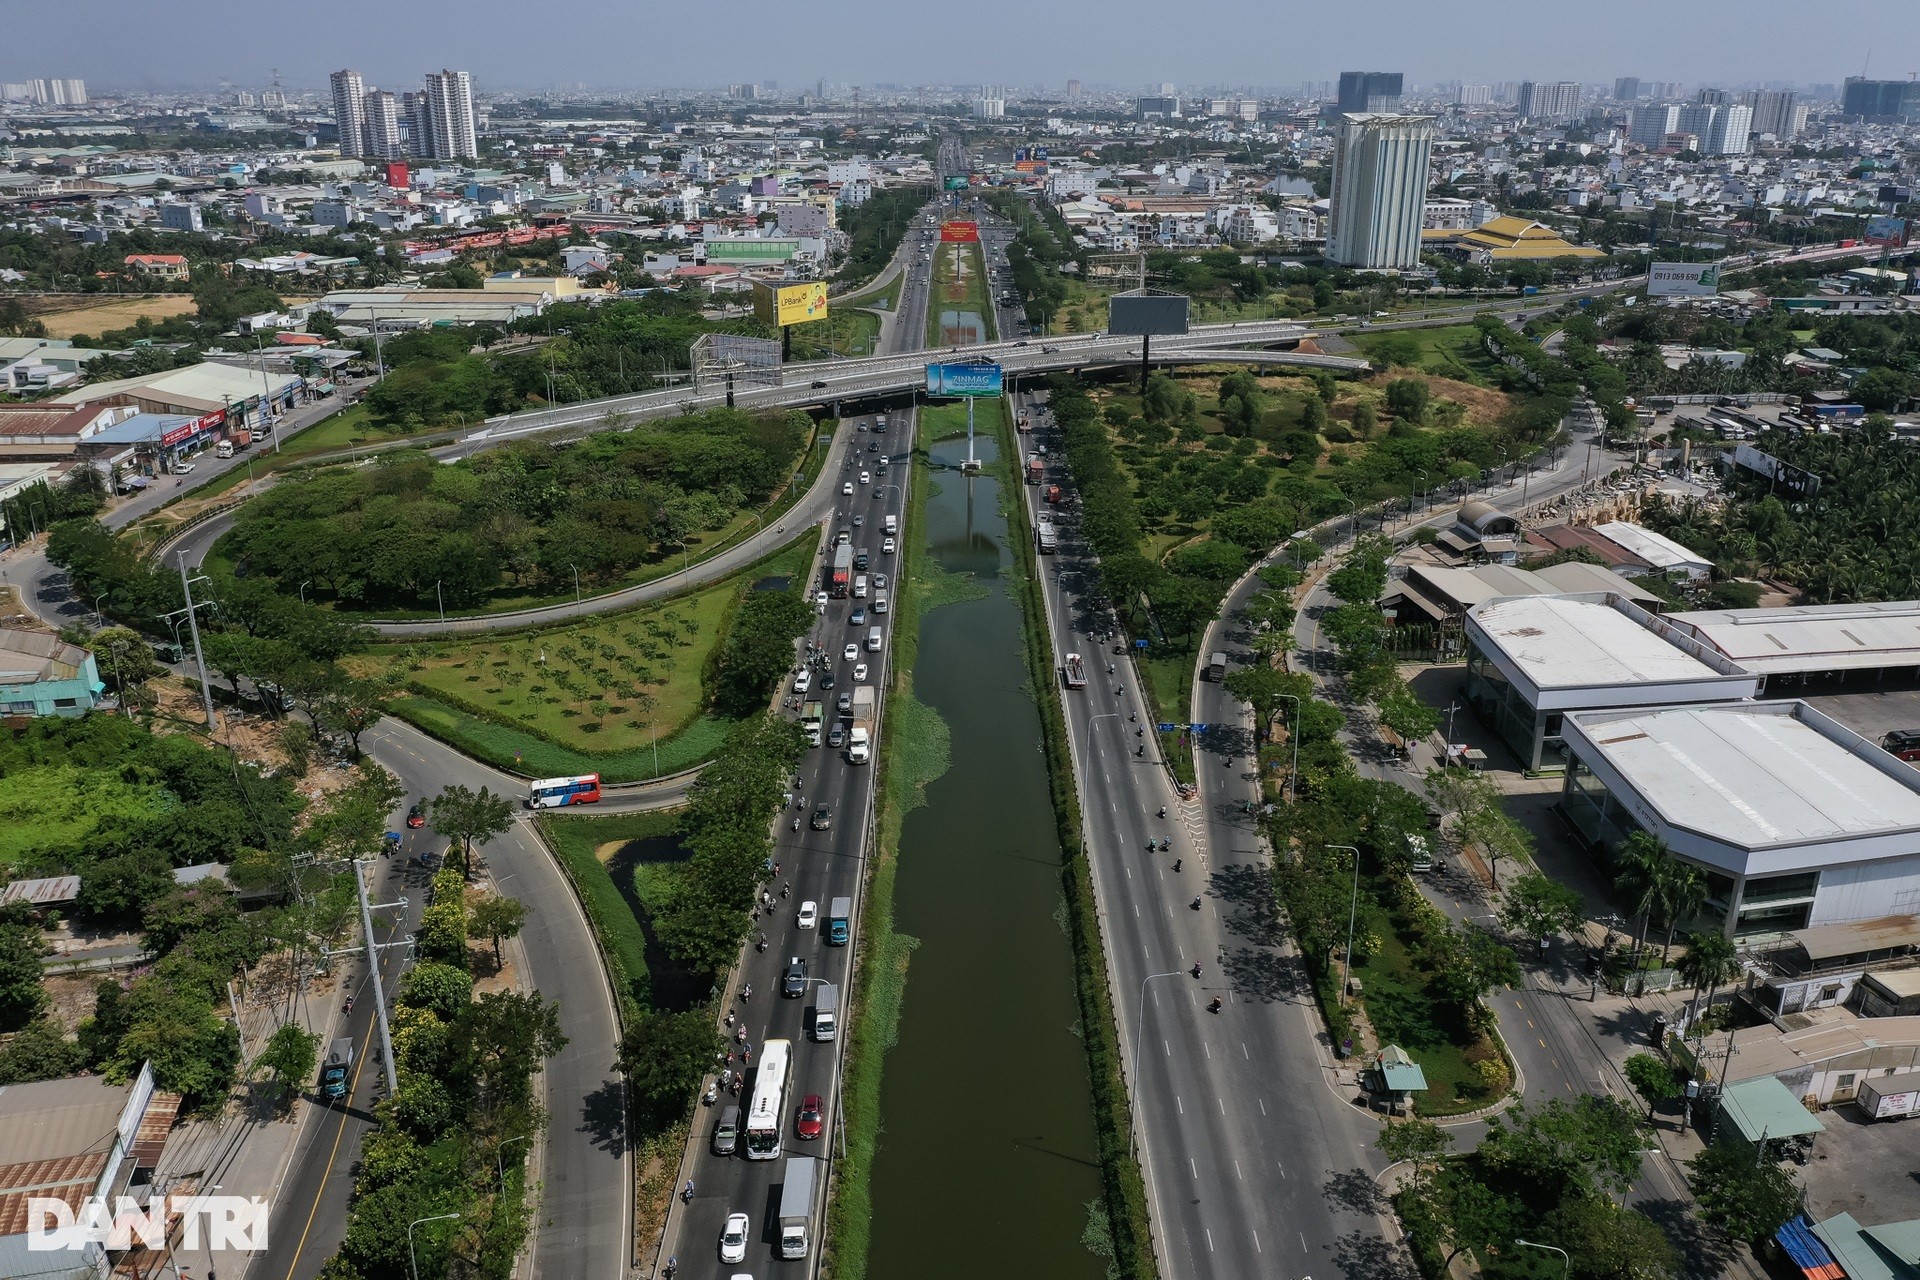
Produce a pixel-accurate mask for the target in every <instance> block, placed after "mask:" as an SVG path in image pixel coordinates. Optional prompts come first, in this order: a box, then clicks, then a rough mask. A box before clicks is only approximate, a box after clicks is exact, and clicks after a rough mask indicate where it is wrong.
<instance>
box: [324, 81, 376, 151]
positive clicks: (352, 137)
mask: <svg viewBox="0 0 1920 1280" xmlns="http://www.w3.org/2000/svg"><path fill="white" fill-rule="evenodd" d="M327 82H328V84H329V85H331V86H332V88H333V123H334V126H335V127H336V128H338V129H339V131H340V154H341V155H343V156H357V155H361V154H362V153H364V152H365V150H366V146H367V82H366V81H365V80H363V79H361V77H360V73H359V72H358V71H336V72H334V73H333V74H332V75H331V76H328V77H327Z"/></svg>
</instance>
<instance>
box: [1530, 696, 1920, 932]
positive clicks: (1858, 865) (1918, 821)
mask: <svg viewBox="0 0 1920 1280" xmlns="http://www.w3.org/2000/svg"><path fill="white" fill-rule="evenodd" d="M1562 734H1563V737H1564V741H1565V744H1566V748H1567V751H1568V755H1569V763H1568V766H1567V772H1566V778H1565V782H1564V783H1563V786H1562V790H1561V800H1560V804H1561V809H1562V812H1563V813H1564V815H1565V817H1566V819H1567V821H1568V822H1569V823H1570V824H1571V825H1572V826H1573V828H1574V830H1575V831H1577V832H1578V833H1579V834H1580V836H1581V837H1582V838H1583V839H1584V840H1586V841H1587V843H1589V844H1590V845H1592V846H1594V847H1595V848H1597V849H1599V850H1602V851H1603V852H1610V851H1612V850H1614V849H1616V848H1617V847H1618V846H1619V844H1620V842H1621V841H1623V840H1625V839H1626V838H1627V836H1628V835H1630V834H1631V833H1633V832H1634V831H1646V832H1647V833H1649V834H1650V835H1652V836H1654V837H1655V838H1657V839H1659V840H1661V841H1663V842H1664V843H1665V844H1666V845H1667V847H1668V848H1669V849H1671V850H1672V851H1673V853H1674V854H1675V855H1676V856H1678V857H1680V858H1682V859H1684V860H1686V861H1688V862H1691V863H1693V864H1694V865H1696V866H1698V867H1700V868H1701V869H1702V870H1703V871H1705V872H1706V876H1707V885H1708V894H1709V897H1708V903H1707V906H1706V908H1705V909H1704V911H1703V912H1702V913H1701V914H1702V918H1703V919H1704V920H1707V921H1710V922H1712V923H1713V924H1715V925H1717V926H1718V927H1720V928H1723V929H1724V930H1725V931H1726V932H1727V934H1728V935H1729V936H1731V937H1736V938H1749V937H1755V936H1765V935H1780V934H1785V933H1788V932H1791V931H1794V930H1802V929H1807V928H1810V927H1814V926H1819V925H1831V924H1847V923H1850V922H1854V921H1863V920H1875V919H1879V918H1882V917H1885V916H1887V915H1888V914H1889V913H1892V912H1902V911H1905V912H1912V911H1914V910H1916V909H1920V769H1915V768H1913V767H1912V766H1910V765H1908V764H1906V763H1905V762H1903V761H1901V760H1899V759H1896V758H1895V757H1894V756H1892V755H1889V754H1888V753H1886V752H1884V751H1882V750H1880V749H1879V748H1878V747H1876V746H1875V745H1874V744H1873V743H1871V742H1868V741H1867V740H1866V739H1865V738H1863V737H1861V736H1860V735H1859V734H1857V733H1855V732H1853V731H1852V730H1851V729H1848V728H1847V727H1845V726H1844V725H1842V724H1840V723H1839V722H1838V721H1835V720H1833V719H1831V718H1830V717H1828V716H1825V715H1822V714H1821V713H1820V712H1818V711H1816V710H1815V709H1814V708H1813V707H1811V706H1809V705H1808V704H1807V703H1805V702H1799V701H1779V702H1733V703H1725V702H1722V703H1714V704H1701V705H1692V706H1643V707H1623V708H1615V709H1606V710H1590V711H1574V712H1570V713H1569V714H1567V715H1566V716H1565V717H1564V719H1563V721H1562Z"/></svg>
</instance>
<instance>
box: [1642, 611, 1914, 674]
mask: <svg viewBox="0 0 1920 1280" xmlns="http://www.w3.org/2000/svg"><path fill="white" fill-rule="evenodd" d="M1667 617H1668V620H1669V621H1670V622H1672V623H1674V624H1675V625H1676V626H1679V627H1681V628H1682V629H1684V630H1685V631H1686V632H1687V633H1688V634H1690V635H1693V636H1696V637H1698V638H1699V639H1700V640H1701V641H1702V642H1704V643H1706V644H1708V645H1711V646H1712V647H1713V649H1714V650H1715V651H1716V652H1718V653H1722V654H1725V655H1726V656H1727V657H1729V658H1731V659H1732V660H1733V661H1735V662H1737V663H1739V664H1740V665H1741V666H1742V667H1744V668H1745V669H1746V670H1748V671H1752V672H1756V673H1758V674H1760V675H1763V676H1782V675H1799V676H1812V675H1831V674H1836V673H1839V672H1845V671H1890V670H1910V669H1914V668H1920V600H1888V601H1881V602H1876V603H1868V604H1809V605H1796V606H1792V607H1790V608H1784V609H1702V610H1696V611H1691V612H1684V613H1673V614H1669V615H1667Z"/></svg>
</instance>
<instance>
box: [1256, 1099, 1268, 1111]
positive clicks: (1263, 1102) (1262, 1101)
mask: <svg viewBox="0 0 1920 1280" xmlns="http://www.w3.org/2000/svg"><path fill="white" fill-rule="evenodd" d="M1254 1101H1255V1102H1257V1103H1259V1104H1260V1114H1261V1115H1265V1114H1267V1100H1266V1099H1265V1098H1255V1099H1254Z"/></svg>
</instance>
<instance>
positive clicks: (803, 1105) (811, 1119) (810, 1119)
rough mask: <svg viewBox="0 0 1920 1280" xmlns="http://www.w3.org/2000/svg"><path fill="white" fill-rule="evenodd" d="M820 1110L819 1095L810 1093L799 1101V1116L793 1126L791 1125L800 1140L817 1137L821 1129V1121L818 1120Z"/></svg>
mask: <svg viewBox="0 0 1920 1280" xmlns="http://www.w3.org/2000/svg"><path fill="white" fill-rule="evenodd" d="M820 1110H821V1107H820V1095H819V1094H817V1093H810V1094H808V1095H807V1096H806V1097H804V1098H802V1099H800V1115H799V1117H798V1118H797V1119H796V1120H795V1121H794V1125H793V1128H794V1132H796V1133H798V1134H799V1135H800V1136H801V1137H802V1138H817V1137H819V1136H820V1129H821V1127H822V1126H821V1120H820Z"/></svg>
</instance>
